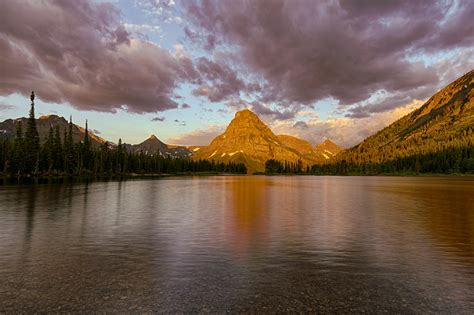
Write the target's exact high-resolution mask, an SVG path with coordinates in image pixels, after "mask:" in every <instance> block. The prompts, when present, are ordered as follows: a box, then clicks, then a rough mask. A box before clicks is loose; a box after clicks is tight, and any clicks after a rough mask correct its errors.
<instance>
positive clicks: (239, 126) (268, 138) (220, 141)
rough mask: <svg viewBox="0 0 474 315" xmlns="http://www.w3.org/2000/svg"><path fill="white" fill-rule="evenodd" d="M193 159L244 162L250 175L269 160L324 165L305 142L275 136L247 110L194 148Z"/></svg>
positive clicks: (261, 169)
mask: <svg viewBox="0 0 474 315" xmlns="http://www.w3.org/2000/svg"><path fill="white" fill-rule="evenodd" d="M194 150H195V151H194V155H193V158H194V159H196V160H199V159H209V160H215V161H222V162H235V163H244V164H245V166H246V167H247V170H248V172H249V173H253V172H263V171H264V170H265V162H266V161H267V160H270V159H275V160H279V161H290V162H298V161H301V162H302V163H303V165H312V164H315V163H317V162H324V160H325V158H324V156H323V155H322V154H319V155H318V154H317V153H316V152H315V151H314V150H313V148H312V146H311V144H310V143H308V142H307V141H304V140H301V139H298V138H295V137H291V136H286V135H281V136H277V135H275V134H274V133H273V132H272V131H271V130H270V128H268V126H266V125H265V124H264V123H263V122H262V121H261V120H260V118H258V116H257V115H256V114H254V113H253V112H251V111H250V110H248V109H245V110H242V111H239V112H237V113H236V114H235V117H234V119H233V120H232V121H231V123H230V124H229V126H228V127H227V129H226V130H225V132H224V133H223V134H221V135H219V136H217V137H216V138H215V139H214V140H212V142H211V144H210V145H209V146H207V147H200V148H194Z"/></svg>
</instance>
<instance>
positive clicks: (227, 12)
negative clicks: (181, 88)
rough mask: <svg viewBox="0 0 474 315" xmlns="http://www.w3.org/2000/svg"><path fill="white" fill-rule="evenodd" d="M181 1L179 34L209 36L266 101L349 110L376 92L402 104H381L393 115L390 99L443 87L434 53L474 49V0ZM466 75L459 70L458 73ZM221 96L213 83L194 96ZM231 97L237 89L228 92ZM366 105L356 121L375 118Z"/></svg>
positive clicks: (197, 40) (200, 40) (423, 94)
mask: <svg viewBox="0 0 474 315" xmlns="http://www.w3.org/2000/svg"><path fill="white" fill-rule="evenodd" d="M183 4H184V6H185V13H186V16H187V20H188V21H189V23H190V25H189V26H188V29H187V31H186V29H185V32H186V35H187V38H189V39H190V40H192V41H193V42H194V43H201V45H202V46H203V47H204V48H208V46H209V45H207V40H206V37H207V36H213V37H214V38H213V42H214V43H215V46H216V47H212V50H213V51H214V54H216V51H219V49H221V50H222V51H226V52H227V54H228V55H232V56H233V58H231V59H232V60H233V62H234V63H238V66H237V67H236V68H245V69H246V70H247V71H248V72H249V73H252V75H253V76H255V77H256V79H255V80H253V81H254V82H259V85H260V86H262V89H261V95H259V98H258V100H259V101H260V102H263V103H272V102H276V103H278V104H280V105H283V104H287V105H285V106H287V107H293V106H300V105H301V104H303V105H308V106H311V105H312V104H314V102H316V101H318V100H322V99H325V98H328V97H332V98H334V99H336V100H337V101H339V103H340V104H344V105H346V106H352V105H353V104H357V103H360V102H364V101H367V100H368V99H369V98H370V97H371V95H373V94H374V93H377V92H379V91H382V90H383V91H386V92H387V95H389V96H390V95H393V96H397V97H399V96H402V97H401V99H400V100H399V101H395V99H392V100H387V102H386V103H385V104H384V105H382V106H385V108H384V110H385V111H387V110H391V109H393V107H390V106H389V105H388V103H389V101H391V102H392V105H393V106H394V107H397V106H399V105H398V104H396V103H404V102H406V101H407V100H408V98H404V95H408V97H409V98H410V99H417V98H426V97H428V96H429V95H430V94H431V93H432V91H433V90H436V89H437V88H439V87H440V85H441V84H446V83H447V82H445V81H441V80H442V79H443V76H444V74H443V69H441V68H440V67H439V65H438V64H431V63H430V61H429V59H430V58H432V57H431V56H432V55H431V54H435V53H441V54H443V53H448V52H452V51H454V50H456V49H461V50H462V49H466V50H468V51H469V52H470V53H471V55H472V53H473V45H474V32H473V27H474V20H473V19H472V15H473V10H474V2H472V1H462V2H451V1H437V2H430V1H422V0H420V1H416V0H415V1H412V0H402V1H374V0H362V1H345V0H339V1H337V0H336V1H313V0H301V1H284V0H273V1H263V0H261V1H259V0H256V1H218V0H214V1H213V0H206V1H185V2H184V1H183ZM229 51H230V52H229ZM420 56H421V58H417V57H420ZM437 57H438V58H439V56H437ZM448 59H449V58H448ZM427 60H428V61H427ZM464 65H466V63H464ZM444 71H446V69H444ZM466 71H468V68H466V66H465V67H464V70H462V71H461V72H460V73H457V76H460V75H462V74H463V73H465V72H466ZM220 84H221V83H220ZM231 86H232V87H234V86H235V85H234V84H231ZM419 87H425V89H421V90H417V88H419ZM239 88H240V89H241V90H242V87H239ZM216 89H217V90H216ZM218 90H219V89H218V88H216V87H215V86H214V85H212V84H210V85H206V86H203V87H202V88H201V89H200V90H198V91H196V94H198V95H221V94H219V93H218ZM229 94H231V95H237V92H236V90H234V89H232V93H227V95H229ZM214 98H215V99H220V97H214ZM366 109H367V110H362V109H360V108H359V109H354V110H353V111H352V115H353V117H356V116H358V115H359V116H361V117H362V116H365V115H366V114H371V113H377V112H381V109H376V108H375V105H374V107H372V108H366ZM362 112H364V113H363V114H362ZM349 115H351V114H349Z"/></svg>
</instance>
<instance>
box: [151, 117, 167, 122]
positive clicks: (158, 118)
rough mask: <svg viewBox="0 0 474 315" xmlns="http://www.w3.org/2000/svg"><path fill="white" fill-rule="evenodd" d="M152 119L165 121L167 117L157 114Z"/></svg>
mask: <svg viewBox="0 0 474 315" xmlns="http://www.w3.org/2000/svg"><path fill="white" fill-rule="evenodd" d="M151 121H165V117H163V116H156V117H153V118H152V119H151Z"/></svg>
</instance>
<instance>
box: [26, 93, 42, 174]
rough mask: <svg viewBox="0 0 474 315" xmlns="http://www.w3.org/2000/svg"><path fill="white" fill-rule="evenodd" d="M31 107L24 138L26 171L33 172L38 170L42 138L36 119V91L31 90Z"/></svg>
mask: <svg viewBox="0 0 474 315" xmlns="http://www.w3.org/2000/svg"><path fill="white" fill-rule="evenodd" d="M30 99H31V108H30V115H29V117H28V122H27V126H26V133H25V139H24V151H25V152H24V154H25V158H24V161H25V172H26V173H27V174H32V173H36V172H38V162H39V150H40V140H39V135H38V130H37V129H36V119H35V92H31V97H30Z"/></svg>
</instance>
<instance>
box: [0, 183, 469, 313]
mask: <svg viewBox="0 0 474 315" xmlns="http://www.w3.org/2000/svg"><path fill="white" fill-rule="evenodd" d="M92 311H95V312H172V313H176V312H185V313H189V312H193V313H194V312H211V313H215V312H223V311H230V312H252V313H255V312H259V313H260V312H272V313H275V312H295V311H298V312H322V313H325V312H362V311H370V312H372V313H374V312H377V313H380V312H384V311H386V312H391V313H392V312H398V313H430V312H432V313H439V312H443V313H446V312H452V313H472V312H474V178H472V177H471V178H468V177H465V178H463V177H413V178H411V177H311V176H288V177H283V176H275V177H265V176H215V177H180V178H166V179H154V180H145V179H144V180H128V181H115V182H114V181H109V182H89V183H71V184H67V183H65V184H40V185H2V186H0V313H1V312H15V313H18V312H27V313H31V312H92Z"/></svg>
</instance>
